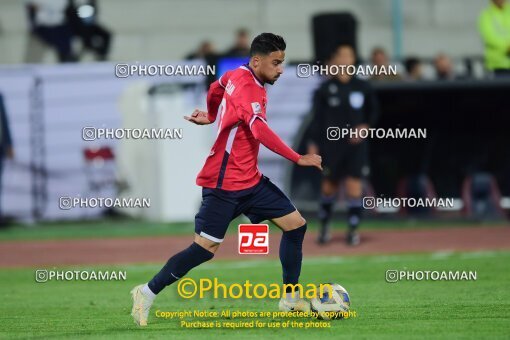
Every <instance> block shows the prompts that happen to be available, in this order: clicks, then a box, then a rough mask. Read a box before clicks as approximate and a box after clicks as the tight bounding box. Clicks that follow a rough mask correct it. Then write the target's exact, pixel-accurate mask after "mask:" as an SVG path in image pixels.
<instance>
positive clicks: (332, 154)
mask: <svg viewBox="0 0 510 340" xmlns="http://www.w3.org/2000/svg"><path fill="white" fill-rule="evenodd" d="M329 64H330V65H355V64H356V55H355V52H354V49H353V48H352V46H349V45H341V46H339V47H338V48H337V49H336V50H335V51H334V53H333V55H332V57H331V58H330V62H329ZM312 112H313V113H312V114H313V120H312V123H311V124H312V125H311V127H310V129H311V140H310V142H309V145H308V153H313V154H316V153H318V152H320V154H321V155H322V157H323V168H324V171H323V179H322V184H321V199H320V208H319V220H320V223H321V227H320V232H319V236H318V239H317V242H318V243H319V244H325V243H327V242H329V241H330V240H331V232H330V225H329V222H330V220H331V215H332V212H333V206H334V203H335V201H336V198H337V194H338V187H339V182H340V180H341V179H342V178H343V177H345V188H346V193H347V199H348V202H347V205H348V213H347V219H348V232H347V238H346V241H347V244H349V245H358V244H359V242H360V237H359V235H358V233H357V228H358V225H359V222H360V219H361V213H362V193H363V192H362V177H363V176H366V175H367V174H368V165H367V163H368V144H367V141H365V140H364V139H362V138H356V137H354V138H349V137H350V136H348V138H340V139H338V140H328V139H329V137H330V136H329V128H331V127H339V128H340V129H342V128H349V129H355V130H359V129H365V128H369V127H370V126H374V124H375V122H376V119H377V116H378V104H377V100H376V97H375V94H374V92H373V90H372V87H371V86H370V84H369V83H368V82H366V81H363V80H361V79H359V78H357V77H356V76H350V75H349V74H347V73H342V72H339V73H338V74H337V75H336V76H334V77H331V78H330V79H329V80H327V81H325V82H324V83H323V84H322V85H321V86H320V87H319V88H318V89H317V91H316V92H315V93H314V101H313V111H312ZM333 139H334V138H333Z"/></svg>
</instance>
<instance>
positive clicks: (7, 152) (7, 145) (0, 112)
mask: <svg viewBox="0 0 510 340" xmlns="http://www.w3.org/2000/svg"><path fill="white" fill-rule="evenodd" d="M4 158H8V159H13V158H14V149H13V147H12V138H11V131H10V129H9V122H8V120H7V112H6V111H5V105H4V98H3V96H2V95H1V94H0V227H2V226H5V225H6V221H5V219H4V216H3V214H2V172H3V161H4Z"/></svg>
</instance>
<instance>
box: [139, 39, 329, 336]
mask: <svg viewBox="0 0 510 340" xmlns="http://www.w3.org/2000/svg"><path fill="white" fill-rule="evenodd" d="M285 47H286V44H285V41H284V39H283V38H282V37H280V36H278V35H275V34H271V33H262V34H260V35H259V36H257V37H256V38H255V39H254V40H253V42H252V44H251V48H250V61H249V63H248V64H246V65H243V66H241V67H239V68H238V69H236V70H231V71H228V72H226V73H225V74H224V75H223V76H222V77H221V78H220V79H218V80H217V81H215V82H214V83H213V84H211V86H210V88H209V92H208V95H207V110H208V111H207V112H203V111H199V110H195V111H194V112H193V114H192V115H191V116H189V117H184V118H185V119H187V120H188V121H190V122H192V123H195V124H198V125H207V124H211V123H213V122H215V121H218V123H217V125H218V132H217V137H216V141H215V143H214V145H213V147H212V149H211V152H210V153H209V156H208V157H207V159H206V161H205V165H204V167H203V168H202V170H201V171H200V173H199V174H198V177H197V184H198V185H199V186H202V187H203V188H202V205H201V207H200V210H199V212H198V214H197V215H196V216H195V238H194V242H193V243H192V244H191V245H190V246H189V247H188V248H187V249H184V250H183V251H181V252H180V253H177V254H175V255H174V256H173V257H171V258H170V259H169V260H168V262H167V263H166V265H165V266H164V267H163V268H162V269H161V271H160V272H159V273H157V274H156V275H155V276H154V277H153V278H152V280H150V281H149V282H148V283H147V284H141V285H139V286H137V287H135V288H134V289H133V290H132V291H131V294H132V297H133V309H132V312H131V315H132V316H133V318H134V320H135V323H137V324H138V325H140V326H145V325H147V318H148V314H149V309H150V307H151V305H152V302H153V300H154V298H155V297H156V295H157V294H159V293H160V292H161V291H162V290H163V289H164V288H165V287H166V286H168V285H171V284H172V283H174V282H176V281H177V280H179V279H180V278H182V277H183V276H184V275H186V273H188V272H189V271H190V270H191V269H193V268H194V267H196V266H198V265H200V264H202V263H204V262H206V261H209V260H211V259H212V258H213V256H214V253H215V252H216V251H217V249H218V247H219V246H220V244H221V242H223V239H224V237H225V233H226V231H227V228H228V225H229V223H230V222H231V221H232V220H233V219H234V218H236V217H237V216H239V215H240V214H244V215H246V216H247V217H248V218H249V219H250V220H251V222H252V223H260V222H262V221H264V220H271V221H272V222H273V223H274V224H276V225H277V226H278V227H279V228H280V229H281V230H282V231H283V235H282V238H281V242H280V252H279V255H280V261H281V264H282V269H283V283H284V284H297V283H298V280H299V275H300V272H301V262H302V257H303V254H302V244H303V238H304V236H305V232H306V227H307V226H306V221H305V219H304V218H303V217H302V216H301V214H300V213H299V212H298V211H297V210H296V208H295V207H294V205H293V204H292V203H291V201H290V200H289V198H288V197H287V196H286V195H285V194H284V193H283V192H282V191H281V190H280V189H278V187H276V185H274V184H273V183H271V181H270V180H269V179H268V178H267V177H265V176H264V175H262V174H261V173H260V171H259V169H258V166H257V157H258V152H259V146H260V144H261V143H262V144H263V145H264V146H266V147H267V148H269V149H270V150H272V151H273V152H276V153H277V154H279V155H281V156H283V157H285V158H287V159H288V160H290V161H292V162H295V163H297V164H298V165H301V166H313V167H317V168H319V169H320V170H322V167H321V162H322V159H321V157H320V156H319V155H316V154H308V155H299V154H297V153H296V152H294V151H293V150H292V149H291V148H290V147H288V146H287V145H286V144H285V143H284V142H283V141H282V140H281V139H280V138H279V137H278V136H277V135H276V134H275V133H274V132H273V131H272V130H271V128H269V126H268V124H267V119H266V104H267V100H266V89H265V84H271V85H272V84H274V82H276V80H278V78H279V77H280V76H281V74H282V73H283V61H284V59H285ZM279 309H280V310H282V311H292V310H296V311H308V310H309V309H310V305H309V303H308V302H307V301H305V300H304V299H300V298H299V296H298V295H295V294H292V293H290V290H288V291H287V292H286V295H285V297H283V298H282V299H281V300H280V303H279Z"/></svg>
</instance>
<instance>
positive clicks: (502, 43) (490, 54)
mask: <svg viewBox="0 0 510 340" xmlns="http://www.w3.org/2000/svg"><path fill="white" fill-rule="evenodd" d="M478 28H479V30H480V34H481V36H482V40H483V43H484V45H485V66H486V67H487V69H489V70H490V71H493V72H494V75H495V76H496V77H499V76H510V5H509V4H508V2H507V1H506V0H491V1H490V4H489V6H488V7H487V8H486V9H484V10H483V11H482V13H481V14H480V18H479V21H478Z"/></svg>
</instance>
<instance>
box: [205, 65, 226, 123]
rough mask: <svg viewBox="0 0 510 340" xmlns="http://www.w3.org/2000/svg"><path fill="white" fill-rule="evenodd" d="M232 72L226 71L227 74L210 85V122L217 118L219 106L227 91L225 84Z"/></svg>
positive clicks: (208, 102)
mask: <svg viewBox="0 0 510 340" xmlns="http://www.w3.org/2000/svg"><path fill="white" fill-rule="evenodd" d="M231 74H232V71H228V72H225V74H223V75H222V76H221V77H220V78H219V79H218V80H216V81H215V82H214V83H212V84H211V86H209V91H208V92H207V118H208V119H209V121H210V122H214V121H215V120H216V116H217V115H218V108H219V106H220V103H221V100H222V99H223V94H224V93H225V86H226V84H227V82H228V79H229V78H230V75H231Z"/></svg>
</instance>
